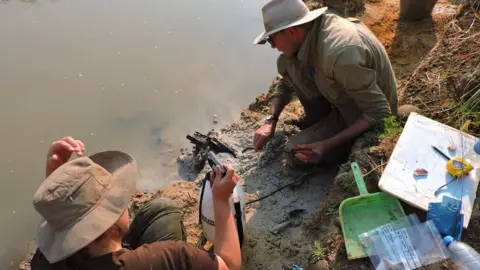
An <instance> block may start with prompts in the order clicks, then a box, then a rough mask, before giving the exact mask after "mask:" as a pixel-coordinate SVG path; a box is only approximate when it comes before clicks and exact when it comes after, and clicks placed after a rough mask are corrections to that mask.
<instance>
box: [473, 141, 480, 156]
mask: <svg viewBox="0 0 480 270" xmlns="http://www.w3.org/2000/svg"><path fill="white" fill-rule="evenodd" d="M473 151H475V153H477V155H480V140H478V142H477V143H476V144H475V145H474V146H473Z"/></svg>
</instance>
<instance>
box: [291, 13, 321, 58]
mask: <svg viewBox="0 0 480 270" xmlns="http://www.w3.org/2000/svg"><path fill="white" fill-rule="evenodd" d="M323 17H324V16H323V15H322V16H320V17H319V18H317V19H316V20H314V21H313V25H312V26H311V27H310V30H308V34H307V37H306V38H305V40H304V41H303V44H302V46H301V47H300V50H299V51H298V53H297V59H298V60H299V61H300V62H301V63H305V62H306V60H307V58H308V53H309V46H310V45H311V44H312V39H313V36H314V35H315V34H316V33H314V32H318V29H319V27H318V26H319V24H321V23H322V21H323ZM320 27H322V26H320Z"/></svg>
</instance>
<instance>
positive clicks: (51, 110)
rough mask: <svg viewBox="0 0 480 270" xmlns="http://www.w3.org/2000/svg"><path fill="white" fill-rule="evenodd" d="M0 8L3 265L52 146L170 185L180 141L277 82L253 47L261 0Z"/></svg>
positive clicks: (22, 232)
mask: <svg viewBox="0 0 480 270" xmlns="http://www.w3.org/2000/svg"><path fill="white" fill-rule="evenodd" d="M3 3H4V4H3V5H0V35H1V36H2V42H0V53H1V59H2V61H1V62H0V89H1V90H0V110H1V113H0V123H1V131H2V140H1V141H0V149H2V150H3V155H2V157H0V166H1V168H2V170H1V171H0V174H1V177H2V180H3V181H2V189H0V192H1V198H2V204H1V205H2V206H1V207H0V210H1V215H2V223H1V225H0V226H1V229H0V242H2V243H3V245H2V247H1V248H0V256H1V258H11V257H12V255H11V254H10V253H6V250H7V248H9V247H10V248H12V249H13V250H16V249H21V248H23V247H24V246H25V245H26V243H27V242H28V240H30V239H31V238H32V237H33V236H34V235H35V231H36V226H37V223H38V216H37V215H36V214H35V212H34V211H33V208H32V204H31V199H32V197H33V194H34V192H35V190H36V189H37V187H38V185H39V183H40V182H41V181H42V179H43V177H44V175H43V174H44V158H45V154H46V150H47V149H48V146H49V144H50V142H52V141H53V140H55V139H58V138H61V137H63V136H66V135H72V136H74V137H76V138H78V139H81V140H83V141H84V142H85V144H86V148H87V149H86V150H87V154H91V153H93V152H96V151H100V150H103V149H118V150H123V151H127V152H129V153H132V154H133V155H134V156H135V157H136V158H137V161H138V162H139V164H140V168H141V170H142V175H143V178H142V180H141V183H140V186H141V187H144V188H156V187H161V186H163V185H165V184H166V183H167V182H168V181H170V180H176V179H178V177H177V176H176V175H175V172H176V169H175V167H174V166H175V160H174V157H176V156H177V155H178V152H179V149H180V148H181V147H191V145H189V143H188V141H187V140H186V139H185V135H186V133H187V132H192V131H193V130H198V131H201V132H205V131H207V130H209V129H211V128H213V127H215V126H216V125H215V124H213V115H214V114H215V115H218V120H219V124H217V126H221V125H223V124H226V123H229V122H231V121H232V120H234V119H235V118H236V117H237V115H238V113H239V111H240V110H241V109H242V108H244V107H246V106H247V105H248V103H249V102H250V101H252V100H253V98H254V96H256V95H258V94H259V93H261V92H262V91H264V90H265V89H267V87H268V85H269V84H270V82H271V80H272V79H273V76H274V75H275V57H276V52H274V51H273V50H271V49H270V48H267V47H261V46H253V45H252V39H253V38H254V37H255V36H256V35H257V34H258V33H259V32H261V28H262V22H261V12H260V10H261V6H262V5H263V1H255V0H233V1H220V0H202V1H191V2H188V4H186V3H185V2H184V1H154V0H145V1H141V2H138V1H126V0H104V1H93V0H90V1H89V0H84V1H74V0H62V1H48V0H38V1H34V0H30V1H18V0H17V1H11V0H10V1H7V0H3ZM5 263H6V261H5V259H4V260H3V261H1V262H0V269H5V268H6V266H5ZM7 264H8V262H7Z"/></svg>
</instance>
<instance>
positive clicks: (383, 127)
mask: <svg viewBox="0 0 480 270" xmlns="http://www.w3.org/2000/svg"><path fill="white" fill-rule="evenodd" d="M402 131H403V123H402V122H400V121H399V120H398V119H397V118H396V117H395V116H390V117H387V118H384V119H382V120H381V121H379V122H378V123H377V124H376V125H375V126H374V127H373V128H372V129H371V130H370V131H368V132H366V133H365V134H364V138H365V140H366V142H367V145H369V146H372V145H376V144H378V141H380V140H383V139H385V138H394V137H396V136H399V135H400V134H401V133H402Z"/></svg>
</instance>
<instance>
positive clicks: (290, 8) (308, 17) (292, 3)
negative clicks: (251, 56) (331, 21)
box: [253, 0, 328, 44]
mask: <svg viewBox="0 0 480 270" xmlns="http://www.w3.org/2000/svg"><path fill="white" fill-rule="evenodd" d="M327 9H328V8H327V7H323V8H319V9H315V10H313V11H310V10H309V9H308V7H307V5H306V4H305V3H304V2H303V1H302V0H272V1H270V2H268V3H267V4H266V5H265V6H264V7H263V8H262V14H263V24H264V27H265V31H263V33H261V34H260V35H259V36H258V37H256V38H255V39H254V41H253V44H265V42H266V41H267V37H268V36H270V35H271V34H275V33H276V32H279V31H282V30H284V29H287V28H290V27H293V26H297V25H302V24H305V23H308V22H311V21H313V20H315V19H316V18H318V17H319V16H320V15H322V14H323V13H325V11H326V10H327Z"/></svg>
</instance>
